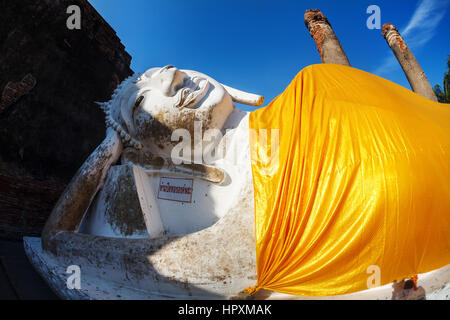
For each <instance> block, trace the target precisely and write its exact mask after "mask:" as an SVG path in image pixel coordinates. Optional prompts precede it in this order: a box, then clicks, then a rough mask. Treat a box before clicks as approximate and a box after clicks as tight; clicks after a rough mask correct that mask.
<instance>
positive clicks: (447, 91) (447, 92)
mask: <svg viewBox="0 0 450 320" xmlns="http://www.w3.org/2000/svg"><path fill="white" fill-rule="evenodd" d="M433 89H434V93H435V94H436V96H437V98H438V101H439V102H441V103H450V55H449V56H448V57H447V72H446V73H444V89H442V88H441V86H440V85H438V84H437V85H435V86H434V88H433Z"/></svg>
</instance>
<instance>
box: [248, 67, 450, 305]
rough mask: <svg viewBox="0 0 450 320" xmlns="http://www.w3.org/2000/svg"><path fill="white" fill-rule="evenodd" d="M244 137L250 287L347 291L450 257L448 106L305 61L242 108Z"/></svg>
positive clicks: (294, 291) (306, 291) (345, 69)
mask: <svg viewBox="0 0 450 320" xmlns="http://www.w3.org/2000/svg"><path fill="white" fill-rule="evenodd" d="M250 141H251V143H250V145H251V154H252V172H253V185H254V194H255V222H256V226H255V227H256V228H255V233H256V256H257V271H258V283H257V287H256V288H254V289H255V290H258V289H262V288H264V289H267V290H271V291H277V292H282V293H287V294H293V295H305V296H324V295H338V294H347V293H351V292H357V291H362V290H366V289H368V288H370V285H371V283H372V284H373V283H375V284H376V285H377V284H379V285H384V284H388V283H391V282H393V281H395V280H397V281H400V280H402V279H405V278H409V277H412V276H414V275H415V274H419V273H424V272H428V271H432V270H435V269H438V268H440V267H444V266H446V265H447V264H449V263H450V224H449V221H450V106H449V105H445V104H439V103H436V102H432V101H430V100H428V99H426V98H423V97H421V96H419V95H418V94H415V93H413V92H411V91H409V90H407V89H405V88H403V87H401V86H399V85H396V84H394V83H392V82H390V81H388V80H385V79H383V78H380V77H377V76H374V75H372V74H369V73H366V72H364V71H361V70H358V69H354V68H351V67H347V66H340V65H331V64H321V65H313V66H309V67H307V68H305V69H303V70H302V71H301V72H300V73H299V74H298V75H297V76H296V77H295V79H294V80H293V81H292V83H291V84H290V85H289V86H288V87H287V88H286V90H285V91H284V92H283V93H282V94H281V95H279V96H278V97H277V98H275V99H274V101H272V102H271V103H270V104H269V105H268V106H267V107H265V108H261V109H259V110H256V111H254V112H252V113H251V114H250ZM374 277H378V279H379V281H378V283H377V281H376V280H374V279H375V278H374Z"/></svg>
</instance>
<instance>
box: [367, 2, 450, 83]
mask: <svg viewBox="0 0 450 320" xmlns="http://www.w3.org/2000/svg"><path fill="white" fill-rule="evenodd" d="M449 3H450V0H422V1H420V3H419V5H418V6H417V9H416V10H415V11H414V14H413V15H412V17H411V19H410V20H409V22H408V24H407V25H406V27H404V28H403V29H400V34H401V35H402V37H403V39H405V42H406V44H407V45H408V47H410V48H411V50H413V51H414V50H415V49H419V48H420V47H422V46H424V45H425V44H426V43H428V41H430V40H431V39H432V38H433V37H434V36H435V35H436V31H437V26H438V25H439V23H440V22H441V20H442V19H443V18H444V15H445V11H446V9H447V6H448V4H449ZM398 67H399V65H398V62H397V60H396V59H395V57H394V56H393V54H392V53H389V56H388V57H387V58H385V59H384V61H383V63H382V64H381V65H380V66H379V67H378V68H377V69H376V70H375V71H374V72H373V73H374V74H378V75H382V74H387V73H390V72H392V71H394V70H395V69H397V68H398Z"/></svg>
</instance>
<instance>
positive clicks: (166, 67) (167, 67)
mask: <svg viewBox="0 0 450 320" xmlns="http://www.w3.org/2000/svg"><path fill="white" fill-rule="evenodd" d="M174 68H175V67H174V66H172V65H171V64H168V65H167V66H165V67H162V68H161V70H160V72H164V71H166V70H169V69H174Z"/></svg>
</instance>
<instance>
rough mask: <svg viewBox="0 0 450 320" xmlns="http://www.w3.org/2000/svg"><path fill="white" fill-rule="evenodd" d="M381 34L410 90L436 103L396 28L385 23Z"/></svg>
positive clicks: (420, 69) (428, 85) (422, 73)
mask: <svg viewBox="0 0 450 320" xmlns="http://www.w3.org/2000/svg"><path fill="white" fill-rule="evenodd" d="M381 33H382V34H383V37H384V38H385V39H386V41H387V43H388V44H389V47H391V49H392V51H393V52H394V54H395V57H396V58H397V60H398V62H399V63H400V65H401V66H402V69H403V71H404V72H405V74H406V78H408V81H409V84H410V85H411V88H412V90H413V91H414V92H415V93H418V94H420V95H421V96H424V97H425V98H428V99H430V100H433V101H437V98H436V94H435V93H434V91H433V89H432V88H431V85H430V82H429V81H428V79H427V77H426V76H425V73H424V72H423V70H422V68H421V67H420V65H419V63H418V62H417V60H416V58H415V57H414V55H413V54H412V52H411V50H410V49H409V48H408V46H407V45H406V43H405V41H404V40H403V38H402V36H401V35H400V33H399V32H398V30H397V28H396V27H395V26H394V25H392V24H390V23H386V24H384V25H383V28H382V29H381Z"/></svg>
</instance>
